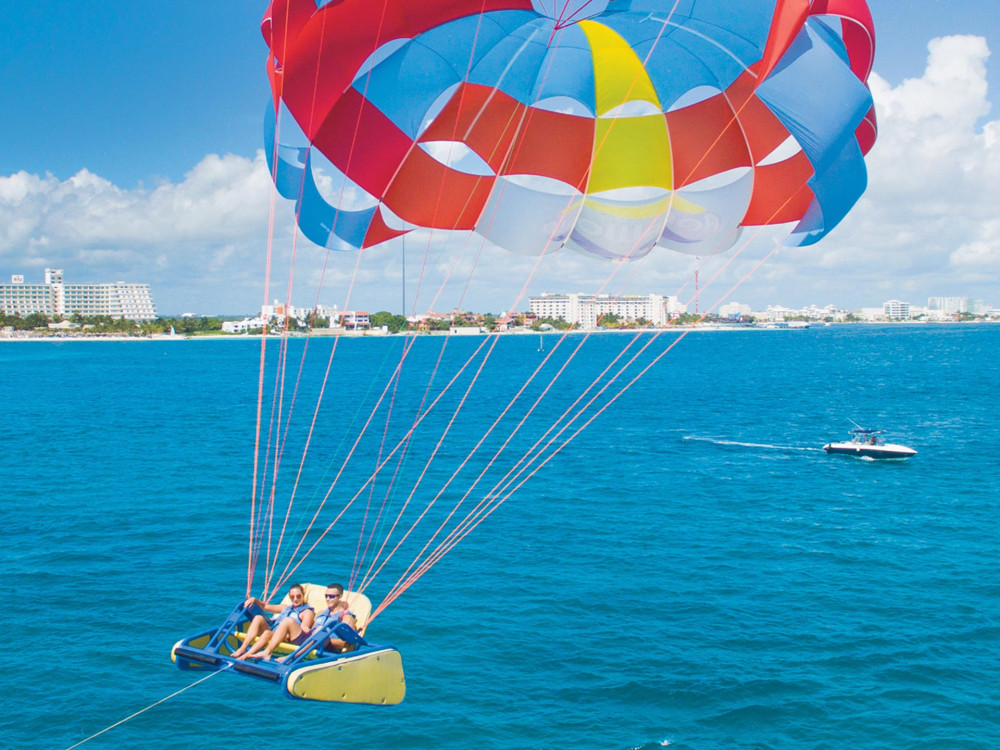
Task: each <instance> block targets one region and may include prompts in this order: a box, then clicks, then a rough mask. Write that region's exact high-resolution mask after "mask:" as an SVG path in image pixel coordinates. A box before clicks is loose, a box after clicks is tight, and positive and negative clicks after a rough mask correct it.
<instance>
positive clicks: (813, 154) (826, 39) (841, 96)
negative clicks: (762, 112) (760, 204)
mask: <svg viewBox="0 0 1000 750" xmlns="http://www.w3.org/2000/svg"><path fill="white" fill-rule="evenodd" d="M842 48H843V44H842V42H841V41H840V38H839V37H838V36H837V35H836V34H834V33H833V32H832V31H831V30H830V29H829V27H827V26H826V25H825V24H816V25H814V24H813V23H812V22H809V23H807V24H806V26H805V28H803V29H802V31H801V32H800V33H799V35H798V36H797V37H796V38H795V41H794V42H793V43H792V45H791V47H790V48H789V50H788V52H786V53H785V55H784V56H783V57H782V59H781V61H780V62H779V63H778V65H777V66H776V67H775V69H774V70H773V71H772V73H771V74H770V75H769V76H768V77H767V79H766V80H765V81H764V82H763V83H761V84H760V86H759V87H758V88H757V95H758V96H759V97H760V99H761V101H763V102H764V103H765V104H766V105H767V106H768V108H769V109H770V110H771V111H772V112H773V113H774V114H775V116H776V117H777V118H778V119H779V120H780V121H781V123H782V125H784V126H785V127H786V128H787V129H788V132H789V133H791V134H792V135H793V136H794V137H795V140H796V141H798V143H799V145H800V146H801V147H802V151H803V153H805V155H806V157H807V158H808V159H809V161H810V163H811V164H812V165H813V169H814V170H815V175H814V176H813V178H812V179H810V180H809V186H810V187H811V188H812V189H813V192H814V193H815V194H816V201H815V203H817V204H818V205H814V206H812V207H810V209H809V211H807V212H806V215H805V216H803V218H802V220H801V222H800V223H799V225H798V226H797V227H796V228H795V230H794V234H793V237H792V243H793V244H794V243H797V244H812V243H813V242H816V241H818V240H819V239H821V238H822V237H823V236H824V235H825V234H826V233H827V232H829V231H830V230H831V229H833V227H834V226H836V225H837V223H838V222H839V221H840V220H841V219H843V218H844V216H846V215H847V211H848V210H849V209H850V207H851V206H853V205H854V203H855V202H856V201H857V199H858V198H860V197H861V194H862V193H863V192H864V189H865V186H866V185H867V176H866V175H867V172H866V170H865V164H864V158H863V156H862V154H861V149H860V147H859V146H858V143H857V138H856V137H855V135H854V131H855V129H856V128H857V126H858V125H859V124H860V123H861V121H862V120H863V119H864V117H865V115H866V114H867V113H868V111H869V110H870V109H871V107H872V97H871V92H869V91H868V89H867V87H866V86H865V85H864V84H863V83H862V82H861V81H859V80H858V79H857V77H856V76H855V75H854V74H853V73H852V72H851V69H850V68H849V67H848V66H847V65H845V59H846V58H845V57H844V52H843V49H842Z"/></svg>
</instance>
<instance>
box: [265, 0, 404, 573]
mask: <svg viewBox="0 0 1000 750" xmlns="http://www.w3.org/2000/svg"><path fill="white" fill-rule="evenodd" d="M387 6H388V3H385V2H384V3H383V7H382V15H381V17H380V21H379V31H378V34H377V36H376V39H378V38H380V36H381V29H382V27H383V25H384V20H385V13H386V8H387ZM286 12H287V8H286ZM326 26H327V16H326V15H323V16H322V22H321V24H320V37H319V50H320V55H322V50H323V49H324V45H323V40H324V38H325V34H326ZM287 30H288V24H287V23H286V24H285V33H286V35H287ZM376 47H377V44H376ZM373 52H374V50H373ZM320 68H321V66H320V60H317V61H316V73H315V76H314V78H313V95H312V97H311V98H310V102H311V107H310V114H309V122H310V123H312V120H313V117H314V115H315V106H316V99H317V92H318V90H319V80H320V75H319V71H320ZM370 78H371V70H369V71H368V74H367V76H366V80H365V92H367V87H368V82H369V80H370ZM360 123H361V114H360V113H359V114H358V118H357V120H356V121H355V126H354V132H353V135H352V141H351V148H350V151H349V154H348V171H349V168H350V162H351V159H352V158H353V155H354V148H355V144H356V142H357V135H358V132H359V130H360ZM304 180H305V172H304V171H303V176H302V179H301V180H300V183H299V198H300V200H299V204H300V206H301V197H302V193H303V189H304ZM340 190H341V199H342V198H343V195H344V192H345V191H346V182H342V183H341V188H340ZM300 210H301V209H300V208H299V210H297V212H296V213H297V215H296V223H297V222H298V218H299V216H298V213H299V212H300ZM339 218H340V212H339V211H338V212H336V213H335V215H334V219H333V228H336V224H337V221H338V219H339ZM296 239H297V233H296ZM330 252H331V251H330V250H329V249H327V253H326V255H325V256H324V262H323V270H322V273H321V275H320V282H319V285H318V287H317V291H316V304H317V305H318V304H319V299H320V295H321V293H322V288H323V281H324V279H325V276H326V269H327V264H328V261H329V256H330ZM361 253H362V251H359V252H358V257H357V259H356V262H355V267H354V273H353V275H352V278H351V283H350V286H349V288H348V292H347V296H346V299H345V302H344V306H345V309H346V308H347V307H348V306H349V304H350V298H351V293H352V290H353V288H354V284H355V282H356V279H357V274H358V269H359V266H360V261H361ZM294 263H295V254H294V240H293V253H292V260H291V266H292V268H294ZM291 282H292V270H291V269H290V272H289V286H288V304H290V303H291V288H292V286H291ZM285 330H286V333H287V316H286V329H285ZM308 339H309V337H308V336H307V340H306V344H305V346H304V347H303V352H302V357H301V360H300V365H299V373H298V378H297V380H296V386H295V392H294V393H293V396H292V403H291V405H290V408H289V413H288V417H287V421H286V424H285V431H284V436H283V438H282V451H283V447H284V442H285V439H286V438H287V434H288V430H289V428H290V425H291V418H292V410H293V408H294V404H295V400H296V396H297V394H298V386H299V381H300V380H301V376H302V372H303V369H304V366H305V358H306V355H307V352H308V344H309V340H308ZM337 343H338V342H337V341H336V340H335V341H334V344H333V346H332V348H331V353H330V357H329V360H328V362H327V367H326V373H325V376H324V379H323V384H322V386H321V390H320V394H319V396H318V397H317V400H316V407H315V409H314V412H313V417H312V422H311V424H310V428H309V433H308V436H307V439H306V444H305V446H304V448H303V452H302V458H301V460H300V462H299V468H298V471H297V473H296V477H295V481H294V485H293V488H292V492H291V495H290V497H289V501H288V505H287V508H286V513H285V519H284V522H283V524H282V530H281V534H280V536H279V540H278V547H277V550H276V552H275V555H274V561H273V563H271V564H270V565H269V566H268V570H269V577H270V574H271V573H273V571H274V569H275V568H276V567H277V564H278V560H279V552H280V548H281V544H282V541H283V539H284V535H285V531H286V528H287V524H288V519H289V516H290V514H291V510H292V505H293V503H294V499H295V496H296V492H297V490H298V486H299V482H300V480H301V477H302V471H303V467H304V465H305V461H306V456H307V454H308V451H309V445H310V443H311V440H312V435H313V432H314V429H315V425H316V420H317V418H318V415H319V410H320V407H321V405H322V401H323V395H324V392H325V388H326V384H327V382H328V380H329V374H330V370H331V368H332V364H333V358H334V356H335V354H336V350H337ZM286 356H287V352H286ZM306 533H308V529H307V530H306Z"/></svg>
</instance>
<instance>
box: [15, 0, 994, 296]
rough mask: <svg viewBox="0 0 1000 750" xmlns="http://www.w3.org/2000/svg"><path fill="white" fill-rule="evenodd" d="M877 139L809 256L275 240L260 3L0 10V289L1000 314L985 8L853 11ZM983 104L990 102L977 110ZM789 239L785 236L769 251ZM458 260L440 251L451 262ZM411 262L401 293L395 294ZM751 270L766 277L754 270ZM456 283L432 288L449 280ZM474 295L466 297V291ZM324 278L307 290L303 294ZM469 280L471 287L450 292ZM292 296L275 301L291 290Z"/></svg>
mask: <svg viewBox="0 0 1000 750" xmlns="http://www.w3.org/2000/svg"><path fill="white" fill-rule="evenodd" d="M869 5H870V7H871V11H872V15H873V17H874V20H875V26H876V39H877V41H876V57H875V65H874V73H873V75H872V76H871V78H870V80H869V83H870V86H871V89H872V93H873V96H874V98H875V104H876V112H877V116H878V121H879V137H878V141H877V142H876V144H875V147H874V149H873V150H872V152H871V153H870V154H869V155H868V157H867V159H866V163H867V167H868V179H869V186H868V190H867V191H866V193H865V194H864V196H863V197H862V198H861V200H860V201H859V202H858V204H857V205H856V206H855V208H854V210H853V211H852V212H851V214H850V215H849V216H848V217H847V218H846V219H845V220H844V221H843V222H842V223H841V224H840V225H839V226H838V227H837V228H836V229H834V230H833V232H831V233H830V234H829V235H828V236H827V237H826V238H825V239H823V241H821V242H820V243H818V244H817V245H814V246H810V247H805V248H792V247H787V248H781V249H780V250H778V251H777V252H776V253H773V254H770V253H771V251H772V250H773V248H774V246H775V242H776V240H775V239H774V236H776V235H775V234H774V233H773V232H771V231H770V230H768V231H766V232H763V233H761V234H760V235H759V236H758V237H757V239H756V240H755V241H754V243H751V245H750V246H748V247H747V248H746V250H744V251H743V252H741V253H739V254H738V255H737V256H736V257H727V255H721V256H713V257H710V258H702V259H695V258H692V257H689V256H685V255H682V254H677V253H672V252H669V251H663V250H657V251H654V253H653V254H651V255H650V256H648V257H647V258H646V259H645V260H643V261H641V262H638V263H633V264H627V265H625V266H615V267H609V266H607V265H604V264H600V263H597V264H595V263H594V262H593V261H590V260H588V259H585V258H582V257H581V256H577V255H573V254H570V253H559V254H555V255H552V256H551V257H546V258H543V259H542V260H541V261H537V262H536V260H535V259H532V258H524V257H520V256H514V255H511V254H509V253H505V252H503V251H499V250H496V249H493V248H485V249H484V250H483V251H482V252H478V253H477V251H475V250H473V251H472V252H469V251H468V243H467V242H466V244H465V245H464V246H463V249H461V250H458V251H456V250H455V249H454V247H439V246H438V245H436V244H435V245H434V246H433V247H432V248H430V249H429V250H428V247H427V245H426V244H425V243H424V242H422V241H420V239H419V238H415V240H414V241H412V242H410V244H408V245H406V247H405V248H404V252H405V259H404V258H401V254H400V250H399V248H398V247H394V248H389V249H378V248H375V249H372V250H369V251H366V252H365V253H364V254H363V255H362V257H360V258H358V257H357V256H356V254H353V253H330V254H327V253H326V252H325V251H324V250H322V249H320V248H317V247H315V246H312V245H311V244H309V243H308V242H307V241H305V240H299V241H298V242H294V243H293V242H292V236H293V234H294V229H293V222H292V206H291V204H289V203H287V202H285V201H283V200H282V199H278V201H277V202H276V203H275V204H274V214H273V215H274V229H273V238H274V240H273V242H272V252H273V253H274V259H275V262H274V264H273V268H276V269H287V268H288V263H287V260H288V258H289V257H290V255H291V253H293V252H294V253H295V256H296V259H295V271H294V275H293V276H292V279H291V282H289V274H288V273H287V271H286V270H278V271H276V272H275V273H274V274H273V276H272V281H271V282H270V284H269V285H266V284H265V275H266V272H265V267H266V265H265V264H266V257H267V249H268V239H269V236H272V233H271V232H269V218H270V216H271V204H272V190H271V183H270V179H269V176H268V173H267V168H266V164H265V161H264V156H263V150H262V140H263V138H262V122H263V115H264V111H265V108H266V107H267V105H268V101H269V96H270V94H269V87H268V82H267V77H266V74H265V72H264V62H265V58H266V52H267V50H266V46H265V44H264V41H263V38H262V37H261V34H260V20H261V16H262V15H263V12H264V10H265V9H266V2H264V0H229V1H227V2H225V3H205V2H203V1H202V0H172V1H171V2H169V3H137V2H134V0H100V1H99V2H98V1H96V0H79V1H78V2H75V3H66V2H54V1H52V0H32V2H30V3H26V2H21V1H20V0H0V9H2V17H3V18H4V20H5V31H6V33H5V40H4V41H5V43H4V47H3V50H2V51H0V95H2V96H0V134H2V137H0V280H2V281H3V282H6V281H8V279H9V276H10V275H13V274H21V275H23V276H24V277H25V281H26V282H28V283H40V282H41V281H42V277H43V274H44V269H45V268H50V267H51V268H62V269H63V270H64V273H65V279H66V282H67V283H101V282H109V281H119V280H121V281H129V282H138V283H149V284H150V286H151V288H152V292H153V296H154V299H155V300H156V303H157V307H158V310H159V312H160V313H161V314H166V315H169V314H181V313H185V312H192V313H197V314H207V315H216V314H226V315H242V314H248V313H252V312H254V311H256V310H257V309H259V307H260V305H261V304H262V303H263V302H264V301H265V300H267V299H278V298H281V299H284V298H287V297H289V296H290V297H291V301H292V302H293V304H297V305H303V306H310V305H312V304H313V303H315V302H321V303H323V304H328V305H334V304H335V305H338V306H339V307H341V308H342V309H343V308H359V309H366V310H369V311H375V310H380V309H388V310H392V311H393V312H399V311H400V309H401V308H402V306H403V302H402V300H403V297H404V295H405V296H406V298H407V300H408V302H407V303H406V304H407V312H411V311H414V310H415V311H416V312H423V311H425V310H428V309H437V310H448V309H451V308H452V307H456V306H459V307H463V308H464V309H470V310H477V311H491V312H499V311H502V310H509V309H515V310H524V309H527V299H526V295H531V294H540V293H542V292H596V291H604V292H608V293H630V294H650V293H657V294H664V295H677V296H678V297H679V298H680V299H681V300H682V301H684V302H689V303H690V305H691V307H692V309H693V301H694V300H693V296H694V285H693V283H692V277H693V274H694V271H695V270H696V269H697V270H698V271H699V292H698V293H699V302H700V308H701V310H702V311H704V310H706V309H708V308H710V307H711V306H712V305H715V304H718V303H720V302H723V301H737V302H741V303H744V304H749V305H751V307H753V308H754V309H763V308H764V307H765V306H767V305H769V304H774V305H784V306H787V307H800V306H804V305H808V304H816V305H820V306H825V305H835V306H836V307H838V308H846V309H854V308H858V307H875V306H880V305H881V304H882V302H884V301H886V300H888V299H900V300H903V301H907V302H910V303H911V304H914V305H925V304H926V303H927V298H928V297H931V296H964V297H970V298H977V299H982V300H983V301H984V302H985V303H987V304H993V305H996V306H1000V283H998V278H1000V210H998V208H997V205H998V200H997V196H998V185H1000V121H998V115H997V113H996V112H995V110H994V108H993V106H992V97H991V88H990V86H989V84H990V83H991V82H993V83H995V82H1000V58H998V57H996V56H995V55H993V54H991V51H992V50H995V49H1000V18H998V14H997V13H996V12H995V11H994V10H991V9H986V7H985V5H986V4H984V3H982V2H981V0H947V1H945V0H912V1H909V2H907V1H906V0H869ZM992 96H993V97H995V94H994V95H992ZM783 232H784V233H786V234H787V228H785V229H784V230H783ZM457 242H459V240H458V239H453V241H452V245H455V244H456V243H457ZM404 260H405V287H404V285H403V281H404ZM762 260H763V261H764V262H763V263H762V264H761V261H762ZM445 278H447V279H449V281H448V283H447V284H445V285H444V286H443V287H442V286H441V283H442V282H443V280H444V279H445ZM470 279H471V280H470ZM320 280H322V283H320ZM467 282H468V283H467ZM289 290H291V291H290V292H289Z"/></svg>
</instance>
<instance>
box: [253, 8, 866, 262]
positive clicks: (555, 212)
mask: <svg viewBox="0 0 1000 750" xmlns="http://www.w3.org/2000/svg"><path fill="white" fill-rule="evenodd" d="M317 6H318V7H317ZM262 31H263V34H264V37H265V39H266V41H267V43H268V46H269V48H270V55H269V59H268V69H269V74H270V79H271V85H272V90H273V96H274V105H275V106H274V108H273V109H272V113H277V112H281V111H283V110H285V109H287V112H288V113H290V115H291V116H292V117H293V118H294V120H295V122H296V123H297V124H298V126H299V127H300V128H301V131H302V133H303V134H304V137H305V139H306V143H305V144H300V145H296V146H294V147H284V146H279V145H278V144H277V143H276V142H275V128H274V117H273V116H272V118H271V126H270V127H269V129H268V142H269V147H270V149H271V153H272V157H273V158H272V161H271V164H272V169H273V176H274V179H275V182H276V184H277V186H278V189H279V191H280V192H281V194H282V195H284V196H285V197H288V198H291V199H294V200H295V201H296V202H297V206H296V208H297V211H296V215H297V219H298V223H299V226H300V228H301V230H302V232H303V233H304V234H305V235H306V236H307V237H308V238H309V239H310V240H312V241H313V242H315V243H317V244H319V245H323V246H326V247H330V248H335V249H348V248H363V247H368V246H372V245H377V244H380V243H383V242H386V241H388V240H391V239H393V238H395V237H398V236H401V235H403V234H406V233H407V232H410V231H412V230H414V229H417V228H425V229H433V230H443V231H447V232H451V231H460V230H464V231H474V232H476V233H478V234H479V235H481V236H482V237H485V238H486V239H487V240H489V241H490V242H492V243H493V244H495V245H499V246H501V247H504V248H506V249H508V250H511V251H514V252H518V253H525V254H539V253H542V252H551V251H552V250H554V249H557V248H558V247H560V246H565V247H567V248H569V249H572V250H574V251H577V252H581V253H585V254H588V255H591V256H597V257H601V258H608V259H628V260H631V259H635V258H639V257H642V256H644V255H645V254H647V253H648V252H649V251H650V250H651V249H652V248H653V247H654V246H656V245H660V246H662V247H666V248H670V249H673V250H679V251H682V252H688V253H692V254H699V255H702V254H708V253H713V252H719V251H721V250H724V249H726V248H728V247H730V246H732V245H733V244H734V243H735V242H736V240H737V238H738V237H739V233H740V230H741V228H742V227H743V226H747V225H769V224H779V223H786V222H796V224H795V227H794V229H793V230H792V235H791V237H790V238H789V240H788V244H811V243H813V242H816V241H818V240H819V239H821V238H822V237H823V236H825V235H826V234H827V233H828V232H829V231H830V230H831V229H832V228H833V227H834V226H836V225H837V223H838V222H840V220H841V219H843V217H844V216H845V215H846V214H847V212H848V211H849V210H850V208H851V207H852V206H853V204H854V203H855V202H856V201H857V199H858V198H859V196H860V195H861V194H862V192H863V191H864V188H865V185H866V172H865V166H864V160H863V154H865V153H867V152H868V150H869V149H870V148H871V146H872V144H873V143H874V139H875V118H874V110H873V108H872V99H871V94H870V92H869V90H868V88H867V84H866V80H867V77H868V74H869V72H870V70H871V65H872V58H873V50H874V32H873V26H872V20H871V15H870V13H869V10H868V7H867V4H866V2H865V0H812V1H811V2H810V0H777V1H775V0H770V1H768V0H382V1H381V2H375V3H373V2H372V0H334V1H333V2H327V3H325V4H324V3H321V2H320V3H318V2H317V0H272V3H271V5H270V7H269V9H268V11H267V13H266V15H265V17H264V20H263V24H262ZM282 105H283V106H282ZM314 150H315V151H319V152H320V153H321V154H322V155H323V156H324V157H325V159H326V160H328V162H329V164H328V165H326V168H327V169H329V168H330V165H332V168H333V169H334V170H336V171H338V172H340V173H341V174H340V177H341V178H342V179H343V183H344V184H345V185H346V186H347V189H344V190H340V191H339V193H338V194H337V195H334V196H332V197H331V196H330V195H326V196H324V195H323V194H322V193H321V191H320V189H319V187H318V186H317V175H316V174H314V161H315V158H314ZM359 206H360V207H359Z"/></svg>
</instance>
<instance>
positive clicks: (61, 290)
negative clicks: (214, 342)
mask: <svg viewBox="0 0 1000 750" xmlns="http://www.w3.org/2000/svg"><path fill="white" fill-rule="evenodd" d="M0 312H3V313H4V314H5V315H19V316H21V317H25V316H27V315H34V314H36V313H39V314H41V315H45V316H46V317H49V318H68V317H70V316H72V315H82V316H83V317H85V318H90V317H97V316H99V315H101V316H104V315H106V316H108V317H111V318H118V319H122V318H124V319H125V320H155V319H156V306H155V305H154V304H153V295H152V293H151V292H150V291H149V284H126V283H125V282H124V281H116V282H114V283H112V284H67V283H65V282H64V281H63V272H62V269H61V268H46V269H45V283H44V284H25V283H24V276H20V275H14V276H11V280H10V283H9V284H0Z"/></svg>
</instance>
